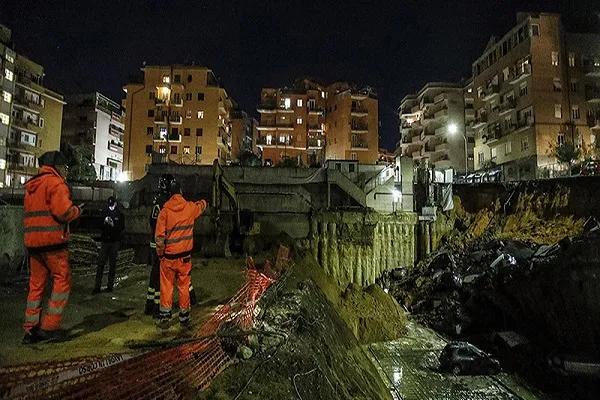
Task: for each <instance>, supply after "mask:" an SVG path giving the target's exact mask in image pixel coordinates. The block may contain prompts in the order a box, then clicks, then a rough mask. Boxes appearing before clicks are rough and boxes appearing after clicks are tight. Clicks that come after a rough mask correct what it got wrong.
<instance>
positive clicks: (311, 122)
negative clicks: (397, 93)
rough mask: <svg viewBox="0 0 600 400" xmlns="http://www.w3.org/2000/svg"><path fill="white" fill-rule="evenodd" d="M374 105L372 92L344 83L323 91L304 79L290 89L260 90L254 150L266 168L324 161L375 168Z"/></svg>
mask: <svg viewBox="0 0 600 400" xmlns="http://www.w3.org/2000/svg"><path fill="white" fill-rule="evenodd" d="M377 107H378V102H377V98H376V96H375V94H374V92H373V91H371V90H366V89H365V90H361V91H359V90H356V89H354V88H352V87H351V86H350V85H348V84H347V83H335V84H332V85H330V86H328V87H325V86H323V85H320V84H318V83H315V82H313V81H311V80H308V79H303V80H298V81H297V82H296V83H295V85H294V87H292V88H280V89H273V88H264V89H263V90H262V92H261V103H260V105H259V106H258V112H259V113H260V123H259V126H258V131H259V134H258V138H257V147H258V148H259V149H260V151H261V152H262V157H263V161H264V162H266V163H267V164H278V163H282V162H285V160H291V161H292V163H293V164H297V165H322V164H323V163H324V162H325V160H327V159H354V160H359V161H360V162H361V163H368V164H374V163H376V162H377V157H378V143H379V140H378V132H379V130H378V109H377Z"/></svg>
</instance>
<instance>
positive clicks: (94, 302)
mask: <svg viewBox="0 0 600 400" xmlns="http://www.w3.org/2000/svg"><path fill="white" fill-rule="evenodd" d="M193 265H194V266H193V272H192V282H193V285H194V286H195V288H196V292H197V295H198V299H199V303H200V304H199V305H198V306H195V307H194V308H193V309H192V322H193V326H194V327H199V326H200V324H201V323H202V321H204V320H205V319H206V318H208V317H209V316H210V315H212V313H213V312H214V310H215V308H216V307H217V306H219V305H221V304H224V303H226V302H227V301H228V300H229V298H230V297H231V296H232V295H233V294H234V293H235V292H236V291H237V290H238V289H239V288H240V287H241V286H242V284H243V282H244V276H243V274H242V271H243V269H244V268H245V259H244V258H239V259H234V258H231V259H208V260H207V259H194V264H193ZM94 274H95V267H90V270H89V271H88V273H81V272H78V273H76V274H75V275H74V277H73V288H72V290H71V295H70V298H69V303H68V305H67V308H66V310H65V313H64V318H63V322H62V326H63V328H65V329H67V330H68V336H67V338H66V340H65V341H62V342H55V343H47V344H40V345H22V344H21V340H22V338H23V328H22V325H23V320H24V314H25V305H26V299H27V291H28V287H27V281H26V280H25V279H22V280H19V281H16V282H15V281H13V282H12V283H6V284H5V285H4V286H2V287H0V315H2V319H1V320H0V332H1V334H0V365H11V364H20V363H26V362H32V361H38V360H60V359H67V358H74V357H79V356H84V355H102V354H110V353H122V352H130V351H131V350H130V349H129V347H127V342H129V341H146V340H159V339H171V338H173V337H175V336H177V335H178V333H179V332H178V329H179V327H178V325H177V324H176V325H175V326H173V327H172V328H170V329H169V330H168V331H167V332H162V331H160V330H159V329H157V328H156V326H155V320H153V319H152V318H151V317H149V316H146V315H144V313H143V311H144V304H145V302H146V290H147V287H148V278H149V274H150V267H149V266H146V265H130V266H128V267H127V268H121V269H120V270H118V271H117V284H116V286H115V289H114V292H112V293H105V292H103V293H100V294H97V295H92V294H91V293H92V289H93V285H94ZM104 279H106V278H104ZM176 298H177V296H175V299H176ZM176 304H177V303H176V301H175V302H174V310H175V307H176Z"/></svg>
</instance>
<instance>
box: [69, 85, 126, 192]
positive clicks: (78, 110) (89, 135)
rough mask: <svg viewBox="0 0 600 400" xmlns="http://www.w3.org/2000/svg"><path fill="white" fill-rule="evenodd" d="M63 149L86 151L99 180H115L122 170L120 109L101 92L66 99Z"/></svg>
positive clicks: (122, 127) (122, 132) (121, 114)
mask: <svg viewBox="0 0 600 400" xmlns="http://www.w3.org/2000/svg"><path fill="white" fill-rule="evenodd" d="M65 100H66V101H67V105H66V106H65V109H64V115H63V130H62V139H61V148H62V147H64V146H70V147H71V148H75V149H81V148H84V147H85V148H86V149H85V150H86V152H89V154H90V155H91V157H92V160H91V161H92V163H93V165H94V169H95V170H96V177H97V179H98V180H105V181H116V180H119V179H120V178H121V172H122V168H123V136H124V134H125V126H124V125H123V123H122V121H121V119H122V118H123V117H124V113H123V112H122V110H121V106H120V105H119V104H118V103H116V102H114V101H112V100H111V99H109V98H108V97H106V96H104V95H102V94H100V93H98V92H94V93H86V94H76V95H69V96H66V98H65Z"/></svg>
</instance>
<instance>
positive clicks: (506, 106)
mask: <svg viewBox="0 0 600 400" xmlns="http://www.w3.org/2000/svg"><path fill="white" fill-rule="evenodd" d="M516 107H517V100H516V99H508V100H507V101H505V102H504V103H502V104H500V115H502V114H506V113H509V112H511V111H514V109H515V108H516Z"/></svg>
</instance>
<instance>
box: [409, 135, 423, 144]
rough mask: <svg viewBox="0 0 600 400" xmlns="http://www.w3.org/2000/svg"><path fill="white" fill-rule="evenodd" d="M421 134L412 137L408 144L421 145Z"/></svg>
mask: <svg viewBox="0 0 600 400" xmlns="http://www.w3.org/2000/svg"><path fill="white" fill-rule="evenodd" d="M422 135H423V134H422V133H420V134H418V135H414V136H413V137H412V138H411V140H410V143H412V144H419V143H423V138H422Z"/></svg>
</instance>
